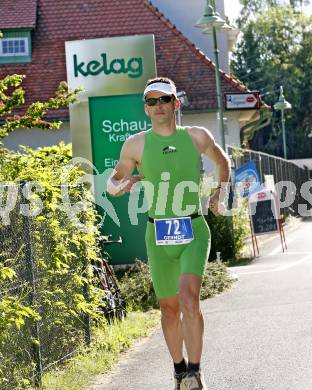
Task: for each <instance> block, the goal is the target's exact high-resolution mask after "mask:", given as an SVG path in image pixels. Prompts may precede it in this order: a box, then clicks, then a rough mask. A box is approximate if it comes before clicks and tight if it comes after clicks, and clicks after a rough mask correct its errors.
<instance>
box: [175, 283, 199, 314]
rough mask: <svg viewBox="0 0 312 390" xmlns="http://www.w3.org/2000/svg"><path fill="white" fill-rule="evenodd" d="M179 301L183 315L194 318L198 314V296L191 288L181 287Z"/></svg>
mask: <svg viewBox="0 0 312 390" xmlns="http://www.w3.org/2000/svg"><path fill="white" fill-rule="evenodd" d="M179 302H180V307H181V311H182V313H183V316H186V317H189V318H190V319H194V318H196V317H198V316H199V315H200V304H199V296H198V294H197V293H196V292H194V291H192V290H191V289H182V290H181V291H180V292H179Z"/></svg>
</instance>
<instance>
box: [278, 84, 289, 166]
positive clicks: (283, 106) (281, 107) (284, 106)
mask: <svg viewBox="0 0 312 390" xmlns="http://www.w3.org/2000/svg"><path fill="white" fill-rule="evenodd" d="M289 109H291V104H290V103H289V102H288V101H287V100H286V99H285V96H284V91H283V87H282V86H280V96H279V99H278V102H276V103H275V104H274V110H277V111H281V115H282V132H283V149H284V158H285V159H286V160H287V148H286V132H285V116H284V111H285V110H289Z"/></svg>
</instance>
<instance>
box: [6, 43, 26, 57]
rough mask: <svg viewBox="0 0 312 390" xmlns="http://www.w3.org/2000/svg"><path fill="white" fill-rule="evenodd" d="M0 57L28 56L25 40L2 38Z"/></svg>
mask: <svg viewBox="0 0 312 390" xmlns="http://www.w3.org/2000/svg"><path fill="white" fill-rule="evenodd" d="M0 56H3V57H13V56H28V39H27V38H3V39H0Z"/></svg>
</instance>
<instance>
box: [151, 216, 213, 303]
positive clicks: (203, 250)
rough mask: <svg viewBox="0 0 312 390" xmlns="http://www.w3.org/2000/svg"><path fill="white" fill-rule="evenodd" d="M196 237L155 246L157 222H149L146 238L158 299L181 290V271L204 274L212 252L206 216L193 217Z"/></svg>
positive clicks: (182, 272)
mask: <svg viewBox="0 0 312 390" xmlns="http://www.w3.org/2000/svg"><path fill="white" fill-rule="evenodd" d="M192 227H193V234H194V239H193V240H192V241H191V242H190V243H188V244H181V245H156V243H155V229H154V224H153V223H151V222H147V226H146V232H145V241H146V249H147V255H148V263H149V266H150V272H151V276H152V281H153V286H154V290H155V293H156V296H157V298H158V299H161V298H167V297H170V296H174V295H176V294H177V293H178V292H179V279H180V276H181V274H184V273H191V274H195V275H198V276H200V277H201V278H202V277H203V275H204V272H205V268H206V263H207V260H208V257H209V252H210V244H211V238H210V229H209V226H208V224H207V222H206V220H205V218H204V217H203V216H199V217H197V218H194V219H192Z"/></svg>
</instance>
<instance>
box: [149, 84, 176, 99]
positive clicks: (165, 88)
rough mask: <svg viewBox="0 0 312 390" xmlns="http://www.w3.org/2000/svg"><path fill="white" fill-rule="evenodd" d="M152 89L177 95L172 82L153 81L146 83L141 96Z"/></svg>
mask: <svg viewBox="0 0 312 390" xmlns="http://www.w3.org/2000/svg"><path fill="white" fill-rule="evenodd" d="M152 91H158V92H163V93H165V94H166V95H174V96H175V97H177V89H176V87H175V86H174V85H173V84H171V83H170V84H168V83H153V84H150V85H148V86H147V87H146V88H145V90H144V94H143V96H144V97H145V96H146V95H147V94H148V93H149V92H152Z"/></svg>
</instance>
